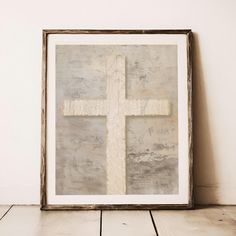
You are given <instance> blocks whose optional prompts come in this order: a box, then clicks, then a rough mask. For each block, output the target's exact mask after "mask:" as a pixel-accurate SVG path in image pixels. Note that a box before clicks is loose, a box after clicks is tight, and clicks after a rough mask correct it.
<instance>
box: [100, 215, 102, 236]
mask: <svg viewBox="0 0 236 236" xmlns="http://www.w3.org/2000/svg"><path fill="white" fill-rule="evenodd" d="M100 236H102V210H101V211H100Z"/></svg>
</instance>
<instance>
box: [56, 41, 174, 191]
mask: <svg viewBox="0 0 236 236" xmlns="http://www.w3.org/2000/svg"><path fill="white" fill-rule="evenodd" d="M111 54H117V55H124V56H126V87H127V89H126V96H127V98H128V99H135V98H137V99H150V98H152V99H168V100H169V101H170V102H171V105H172V113H171V115H170V116H169V117H166V116H165V117H160V116H156V117H127V119H126V120H127V123H126V127H127V130H126V132H127V162H126V172H127V173H126V175H127V179H126V181H127V184H126V185H127V193H128V194H153V193H160V194H172V193H177V192H178V171H177V169H178V154H177V153H178V127H177V123H178V117H177V111H178V108H177V101H178V94H177V47H176V46H175V45H161V46H160V45H148V46H146V45H138V46H135V45H128V46H126V45H112V46H111V45H109V46H108V45H99V46H98V45H96V46H95V45H65V46H64V45H60V46H56V108H57V109H56V194H106V118H105V117H78V116H77V117H64V116H63V113H62V107H63V101H64V99H106V70H105V61H106V57H107V56H109V55H111Z"/></svg>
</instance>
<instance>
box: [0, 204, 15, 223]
mask: <svg viewBox="0 0 236 236" xmlns="http://www.w3.org/2000/svg"><path fill="white" fill-rule="evenodd" d="M13 206H14V205H11V206H10V207H9V208H8V210H7V211H6V212H5V213H4V214H3V216H2V217H1V218H0V221H1V220H2V219H3V218H4V217H5V216H6V215H7V213H8V212H9V211H10V210H11V209H12V207H13Z"/></svg>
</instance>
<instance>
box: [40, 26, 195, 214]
mask: <svg viewBox="0 0 236 236" xmlns="http://www.w3.org/2000/svg"><path fill="white" fill-rule="evenodd" d="M50 34H114V35H115V34H184V35H186V39H187V54H188V117H189V119H188V126H189V163H190V165H189V173H190V175H189V176H190V179H189V203H188V204H162V205H158V204H151V205H150V204H143V205H137V204H114V205H106V204H98V205H96V204H86V205H82V204H78V205H67V206H63V205H48V203H47V165H46V159H47V156H46V153H47V145H46V140H47V126H46V123H47V93H48V92H50V91H47V47H48V36H49V35H50ZM191 39H192V33H191V30H67V29H64V30H55V29H51V30H44V31H43V72H42V75H43V78H42V112H41V117H42V119H41V120H42V121H41V122H42V132H41V135H42V138H41V209H44V210H51V209H56V210H59V209H67V210H69V209H160V208H162V209H163V208H172V209H178V208H181V209H183V208H191V207H192V205H193V201H192V200H193V184H192V183H193V180H192V176H193V175H192V163H193V146H192V144H193V143H192V52H191V51H192V50H191V49H192V46H191V44H192V43H191V41H192V40H191ZM117 63H118V64H120V65H123V63H124V60H123V59H122V57H119V60H118V61H117ZM118 64H117V65H118ZM123 73H124V72H123ZM120 76H121V77H122V73H121V75H120ZM123 77H124V76H123ZM119 86H124V84H123V83H119ZM108 88H109V84H108ZM110 89H111V90H110V91H108V92H109V93H112V96H113V97H114V96H116V92H115V93H114V94H113V91H112V89H113V88H112V87H110ZM120 91H122V92H123V91H125V90H120ZM124 95H125V94H124ZM108 96H109V94H108ZM124 97H125V96H124ZM113 101H115V102H116V103H117V101H119V102H121V101H120V100H119V99H118V100H117V99H114V100H113ZM94 102H95V103H96V104H92V103H91V107H93V105H95V106H98V107H99V109H95V110H96V112H97V114H99V115H100V112H101V115H103V114H104V113H107V108H106V105H105V103H102V104H101V103H100V102H97V101H94ZM131 103H132V106H136V108H135V109H133V110H132V109H131V110H130V109H129V107H130V105H125V106H123V107H124V113H125V112H126V111H127V110H128V111H127V113H128V112H130V113H129V115H138V114H140V113H141V114H146V115H152V113H153V110H152V109H150V108H151V107H153V106H154V105H155V106H156V107H157V108H156V110H155V113H162V114H163V115H168V114H169V113H170V104H169V102H168V101H152V100H150V101H149V102H148V103H143V102H142V101H138V100H137V101H135V100H134V101H132V102H131ZM76 104H77V105H76ZM127 104H128V103H127ZM135 104H136V105H135ZM113 105H114V104H110V103H109V104H108V109H109V106H113ZM83 106H84V105H83V104H82V101H80V102H79V103H78V102H72V103H71V102H69V101H65V104H64V114H65V115H79V113H83V114H84V115H86V114H88V113H90V112H91V109H87V108H86V109H87V110H86V109H84V107H83ZM68 107H69V108H68ZM70 107H76V108H70ZM144 108H145V109H144ZM143 111H146V112H143ZM93 112H94V111H93ZM108 120H109V119H108ZM121 121H122V122H121ZM119 122H120V124H122V126H125V118H124V117H122V118H121V117H119ZM110 123H111V122H110ZM114 125H117V124H116V122H115V123H114V120H113V122H112V124H109V122H108V126H111V127H112V128H114ZM114 130H115V129H114ZM113 132H115V131H113ZM110 135H112V133H110ZM124 135H125V133H124V132H122V133H120V137H119V138H120V139H121V140H122V139H123V138H124ZM116 136H117V135H116ZM113 139H114V137H113ZM108 140H110V139H109V137H108ZM109 142H113V141H112V139H111V140H110V141H109ZM109 145H110V144H109ZM109 145H108V146H109ZM113 146H114V145H113ZM124 146H125V145H124V142H123V141H122V142H119V143H118V144H117V140H115V147H116V149H117V152H115V153H116V155H119V156H122V157H124V155H122V153H123V154H124V152H125V148H124ZM110 147H112V145H110ZM108 152H109V149H108ZM110 152H111V153H113V152H114V151H113V150H112V151H110ZM108 162H109V160H108ZM122 163H124V160H123V158H120V167H121V168H122V169H124V166H123V164H122ZM108 165H109V163H108ZM112 165H113V161H112V163H111V167H110V168H108V174H109V172H110V174H111V176H112V175H113V173H111V172H112V171H111V170H112V169H113V167H112ZM116 168H117V167H116ZM109 169H110V171H109ZM121 173H122V172H121ZM124 174H125V172H123V174H121V176H124ZM111 183H112V185H111V184H110V190H109V191H110V192H117V188H118V189H119V190H118V191H119V192H122V193H123V192H124V190H125V189H124V188H125V187H124V182H122V181H121V182H120V183H119V184H117V186H114V181H112V182H111ZM118 185H119V186H118ZM113 188H115V189H113ZM120 190H121V191H120Z"/></svg>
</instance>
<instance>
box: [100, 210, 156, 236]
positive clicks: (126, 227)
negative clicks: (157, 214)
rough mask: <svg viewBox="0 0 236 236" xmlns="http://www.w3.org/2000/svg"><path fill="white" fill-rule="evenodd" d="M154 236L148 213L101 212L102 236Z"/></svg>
mask: <svg viewBox="0 0 236 236" xmlns="http://www.w3.org/2000/svg"><path fill="white" fill-rule="evenodd" d="M111 234H112V235H122V236H126V235H127V236H131V235H135V236H155V235H156V233H155V228H154V226H153V224H152V220H151V217H150V214H149V212H148V211H103V212H102V236H110V235H111Z"/></svg>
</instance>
